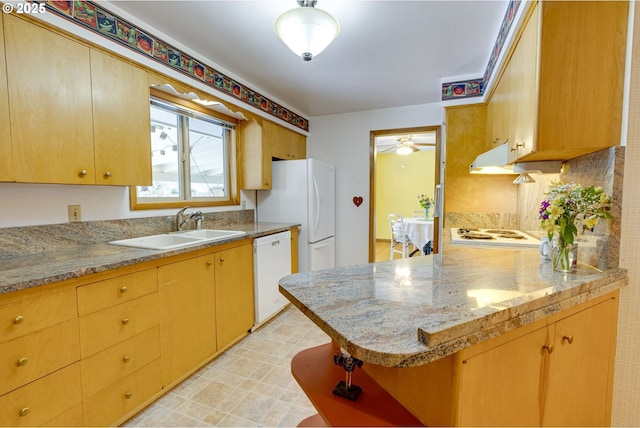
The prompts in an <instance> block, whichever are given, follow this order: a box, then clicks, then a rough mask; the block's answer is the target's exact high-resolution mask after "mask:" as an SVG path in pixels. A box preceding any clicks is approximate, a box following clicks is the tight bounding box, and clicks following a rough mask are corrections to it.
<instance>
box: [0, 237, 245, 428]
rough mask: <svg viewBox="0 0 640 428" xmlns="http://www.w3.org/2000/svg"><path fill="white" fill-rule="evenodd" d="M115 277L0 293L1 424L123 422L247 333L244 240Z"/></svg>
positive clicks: (99, 276)
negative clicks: (42, 289) (44, 289)
mask: <svg viewBox="0 0 640 428" xmlns="http://www.w3.org/2000/svg"><path fill="white" fill-rule="evenodd" d="M214 249H215V247H214ZM117 272H120V271H113V272H105V273H101V274H96V275H95V277H94V278H95V279H93V282H89V281H90V277H87V278H86V279H85V280H84V282H82V283H78V282H67V283H60V284H54V285H52V286H51V287H52V288H50V287H47V289H46V291H42V292H38V290H37V289H32V290H27V291H26V292H24V293H23V292H16V293H9V294H6V295H0V426H38V425H47V426H111V425H118V424H121V423H123V422H125V421H126V420H127V419H128V418H130V417H132V416H133V415H134V414H135V413H136V412H138V411H140V410H141V409H142V408H144V407H145V406H146V405H148V404H150V403H151V402H152V401H153V400H154V399H156V398H158V397H159V396H160V395H162V394H163V392H164V391H163V389H164V390H165V391H167V390H168V389H169V388H170V387H173V386H175V385H176V384H177V383H178V382H179V381H181V380H183V379H184V378H186V377H187V376H188V375H190V374H191V373H192V372H194V371H195V370H197V369H198V368H199V367H201V366H202V365H203V364H205V363H206V362H208V361H209V360H211V359H212V358H213V357H215V356H216V355H217V353H219V352H221V351H222V350H224V349H226V348H227V347H228V346H230V345H231V344H233V343H235V342H236V341H237V340H239V339H240V338H242V337H244V336H245V335H246V334H248V331H249V330H250V329H251V327H252V326H253V322H254V296H253V245H252V242H251V240H249V239H247V240H244V241H239V242H234V243H230V244H221V245H220V246H219V249H218V250H217V251H212V250H209V252H207V251H205V250H199V251H196V252H194V257H188V255H179V256H176V257H173V258H168V259H164V260H162V261H158V262H153V263H147V264H145V265H144V266H141V267H140V268H138V270H136V268H135V267H134V268H131V267H129V268H124V269H123V270H122V273H120V274H118V273H117ZM21 296H24V297H21Z"/></svg>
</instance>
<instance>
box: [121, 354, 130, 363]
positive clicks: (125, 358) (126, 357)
mask: <svg viewBox="0 0 640 428" xmlns="http://www.w3.org/2000/svg"><path fill="white" fill-rule="evenodd" d="M122 361H124V362H125V363H128V362H129V361H131V357H130V356H128V355H125V356H124V357H122Z"/></svg>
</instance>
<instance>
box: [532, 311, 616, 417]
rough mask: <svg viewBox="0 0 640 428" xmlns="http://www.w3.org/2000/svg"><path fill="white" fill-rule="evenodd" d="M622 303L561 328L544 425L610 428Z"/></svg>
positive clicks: (562, 323) (579, 315) (569, 320)
mask: <svg viewBox="0 0 640 428" xmlns="http://www.w3.org/2000/svg"><path fill="white" fill-rule="evenodd" d="M617 314H618V311H617V300H615V299H610V300H607V301H605V302H602V303H600V304H598V305H596V306H594V307H592V308H589V309H586V310H584V311H582V312H579V313H577V314H575V315H572V316H570V317H568V318H565V319H563V320H561V321H558V322H557V323H556V335H555V350H554V352H553V354H552V356H551V360H552V362H551V365H550V373H549V386H548V388H547V396H546V401H545V412H544V419H543V424H544V425H546V426H608V425H609V424H610V422H611V421H610V419H611V415H610V409H611V393H612V388H611V386H612V383H611V382H612V371H613V367H612V361H613V353H614V352H615V346H616V320H617Z"/></svg>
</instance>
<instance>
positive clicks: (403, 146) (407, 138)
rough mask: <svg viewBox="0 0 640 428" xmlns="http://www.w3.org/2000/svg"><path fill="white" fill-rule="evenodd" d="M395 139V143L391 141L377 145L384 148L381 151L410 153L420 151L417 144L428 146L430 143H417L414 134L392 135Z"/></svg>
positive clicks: (401, 153)
mask: <svg viewBox="0 0 640 428" xmlns="http://www.w3.org/2000/svg"><path fill="white" fill-rule="evenodd" d="M392 138H394V139H395V141H396V142H395V143H392V144H389V143H391V141H390V142H389V143H387V144H384V143H382V144H379V145H378V146H377V147H378V149H382V150H379V151H380V152H381V153H384V152H389V151H392V150H395V151H396V153H397V154H399V155H408V154H411V153H415V152H418V151H420V149H419V148H418V147H416V146H428V145H430V144H422V143H416V142H414V141H413V136H412V135H410V134H409V135H400V136H396V137H392Z"/></svg>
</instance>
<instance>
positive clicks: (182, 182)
mask: <svg viewBox="0 0 640 428" xmlns="http://www.w3.org/2000/svg"><path fill="white" fill-rule="evenodd" d="M181 104H183V103H181ZM181 104H176V103H172V102H169V101H166V100H163V99H160V98H152V99H151V107H150V108H151V164H152V177H153V184H152V185H151V186H137V187H135V198H132V204H131V205H132V207H134V208H137V209H145V208H163V207H166V208H169V207H181V206H185V205H189V206H215V205H231V204H234V203H235V202H234V201H235V199H236V191H235V180H233V177H234V171H235V168H233V167H232V165H233V163H232V161H233V160H234V159H235V157H234V156H233V155H232V153H233V147H234V144H233V139H234V134H235V125H234V123H233V122H231V121H229V122H227V121H224V120H222V119H220V118H218V117H216V116H213V115H208V114H206V113H204V112H203V111H201V109H198V110H196V109H191V108H188V107H185V106H184V105H181ZM132 193H133V192H132ZM132 196H133V195H132Z"/></svg>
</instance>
